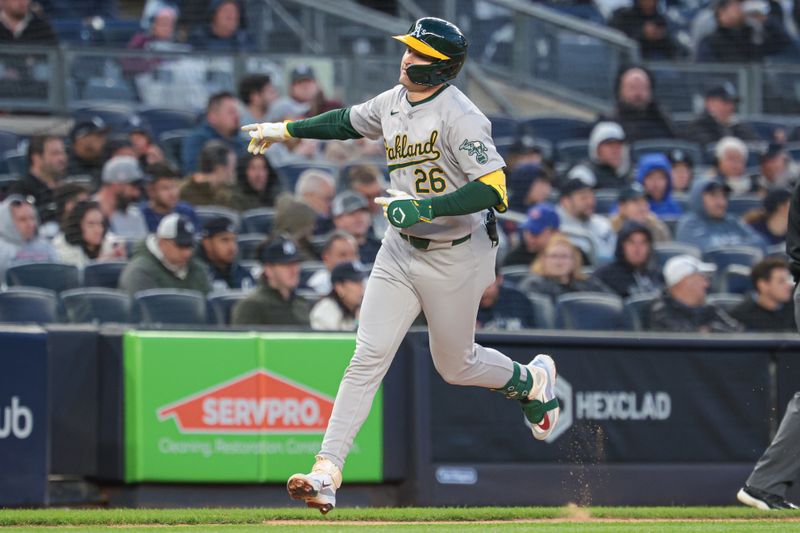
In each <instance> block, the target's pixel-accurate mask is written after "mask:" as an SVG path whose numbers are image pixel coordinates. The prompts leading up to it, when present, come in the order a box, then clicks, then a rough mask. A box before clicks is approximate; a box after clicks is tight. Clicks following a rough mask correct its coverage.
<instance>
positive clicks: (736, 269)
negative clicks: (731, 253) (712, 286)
mask: <svg viewBox="0 0 800 533" xmlns="http://www.w3.org/2000/svg"><path fill="white" fill-rule="evenodd" d="M751 270H752V269H751V268H750V267H748V266H744V265H728V267H727V268H726V269H725V270H724V271H723V272H722V275H721V276H719V287H718V292H727V293H731V294H747V293H749V292H751V291H753V282H752V280H751V279H750V271H751Z"/></svg>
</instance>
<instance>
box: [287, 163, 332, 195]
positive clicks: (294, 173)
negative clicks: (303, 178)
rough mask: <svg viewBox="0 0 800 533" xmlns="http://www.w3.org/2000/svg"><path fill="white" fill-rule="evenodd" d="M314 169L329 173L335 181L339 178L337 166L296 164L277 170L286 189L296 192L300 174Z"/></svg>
mask: <svg viewBox="0 0 800 533" xmlns="http://www.w3.org/2000/svg"><path fill="white" fill-rule="evenodd" d="M312 168H313V169H316V170H324V171H326V172H329V173H330V174H331V175H332V176H333V179H337V178H338V176H339V167H337V166H335V165H327V164H325V163H295V164H291V165H283V166H281V167H278V168H276V169H275V170H276V171H277V172H278V176H280V178H281V180H282V181H283V186H284V188H285V189H286V190H287V191H289V192H294V188H295V186H296V185H297V180H298V179H299V178H300V174H302V173H303V172H305V171H306V170H308V169H312Z"/></svg>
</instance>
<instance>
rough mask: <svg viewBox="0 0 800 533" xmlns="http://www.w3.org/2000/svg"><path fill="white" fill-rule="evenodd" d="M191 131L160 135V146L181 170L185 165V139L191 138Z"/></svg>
mask: <svg viewBox="0 0 800 533" xmlns="http://www.w3.org/2000/svg"><path fill="white" fill-rule="evenodd" d="M151 127H152V126H151ZM190 133H191V130H188V129H186V130H170V131H167V132H164V133H162V134H160V135H158V144H159V145H161V148H163V149H164V155H165V156H166V157H167V159H169V160H170V161H171V162H172V163H173V164H175V165H177V166H178V168H181V166H182V163H183V158H182V155H181V154H182V152H181V150H182V149H183V139H185V138H186V137H188V136H189V134H190Z"/></svg>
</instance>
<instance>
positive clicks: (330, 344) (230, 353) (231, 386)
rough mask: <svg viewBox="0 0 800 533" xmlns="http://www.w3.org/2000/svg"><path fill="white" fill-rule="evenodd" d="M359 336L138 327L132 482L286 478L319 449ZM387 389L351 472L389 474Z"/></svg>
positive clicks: (132, 377) (130, 410)
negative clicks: (385, 420) (386, 465)
mask: <svg viewBox="0 0 800 533" xmlns="http://www.w3.org/2000/svg"><path fill="white" fill-rule="evenodd" d="M354 348H355V338H354V336H353V335H339V334H330V335H322V334H303V335H299V334H288V333H286V334H248V333H242V334H234V333H230V334H224V333H219V334H210V333H207V334H196V333H176V332H135V331H134V332H130V333H128V334H126V338H125V431H126V435H125V442H126V450H125V455H126V465H125V470H126V480H127V481H129V482H137V481H192V482H203V481H206V482H265V481H276V482H284V481H286V479H287V478H288V477H289V476H290V475H291V474H294V473H296V472H304V471H306V470H308V468H309V467H310V465H311V464H312V463H313V460H314V455H315V454H316V453H317V452H318V451H319V448H320V445H321V443H322V437H323V435H324V433H325V428H326V427H327V425H328V420H330V416H331V412H332V411H333V400H334V397H335V395H336V390H337V389H338V386H339V381H340V380H341V377H342V374H343V373H344V369H345V368H346V366H347V363H348V361H349V360H350V357H351V356H352V353H353V349H354ZM382 411H383V409H382V397H381V393H380V392H379V393H378V395H377V396H376V399H375V403H374V404H373V408H372V411H371V412H370V415H369V417H368V418H367V421H366V423H365V424H364V426H363V429H362V430H361V432H360V433H359V435H358V437H357V438H356V441H355V443H354V446H353V450H352V452H351V454H350V456H349V457H348V461H347V473H348V479H349V480H352V481H380V480H381V478H382V470H381V469H382V460H383V452H382V435H383V421H382Z"/></svg>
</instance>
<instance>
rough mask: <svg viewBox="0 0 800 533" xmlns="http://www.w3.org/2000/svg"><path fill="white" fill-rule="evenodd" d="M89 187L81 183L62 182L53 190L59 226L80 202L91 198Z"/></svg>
mask: <svg viewBox="0 0 800 533" xmlns="http://www.w3.org/2000/svg"><path fill="white" fill-rule="evenodd" d="M90 198H91V194H89V189H87V188H86V187H84V186H83V185H81V184H80V183H70V182H66V183H62V184H61V185H59V186H58V187H56V188H55V190H54V191H53V201H54V202H55V204H56V219H55V220H56V222H58V225H59V227H60V226H61V224H63V223H64V220H65V219H66V218H67V216H68V215H69V214H70V212H71V211H72V209H73V208H74V207H75V206H76V205H77V203H78V202H83V201H85V200H89V199H90Z"/></svg>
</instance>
